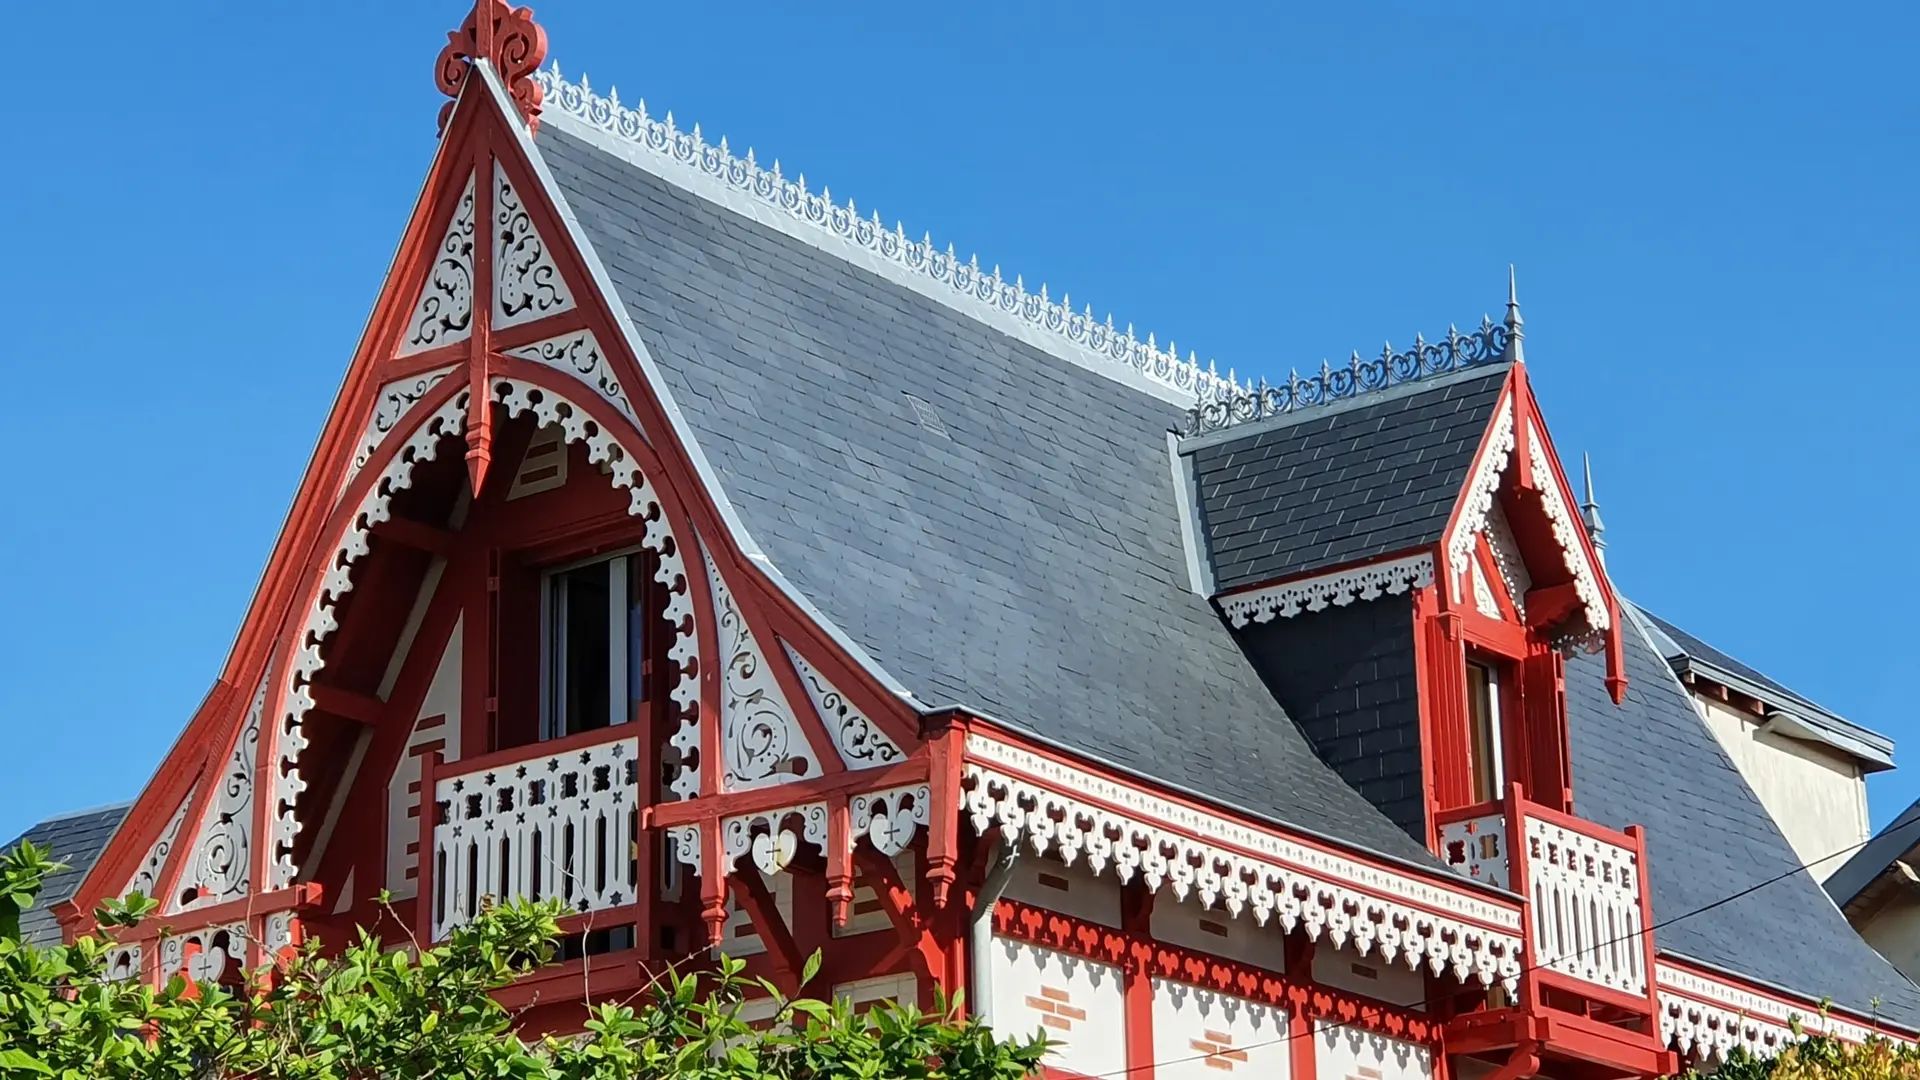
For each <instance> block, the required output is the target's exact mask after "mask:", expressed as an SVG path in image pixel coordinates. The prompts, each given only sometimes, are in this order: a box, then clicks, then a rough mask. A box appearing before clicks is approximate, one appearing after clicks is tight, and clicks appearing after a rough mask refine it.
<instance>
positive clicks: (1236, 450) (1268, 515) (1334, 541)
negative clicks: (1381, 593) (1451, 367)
mask: <svg viewBox="0 0 1920 1080" xmlns="http://www.w3.org/2000/svg"><path fill="white" fill-rule="evenodd" d="M1510 368H1511V365H1510V364H1506V363H1498V364H1494V365H1491V366H1488V367H1484V368H1473V369H1470V370H1468V371H1463V372H1459V373H1456V374H1453V375H1448V376H1444V377H1441V378H1436V379H1431V380H1428V381H1426V382H1420V383H1410V384H1406V385H1403V386H1401V387H1398V388H1396V389H1393V390H1388V391H1382V392H1378V393H1371V394H1364V395H1361V396H1359V397H1355V398H1351V399H1349V400H1347V401H1344V402H1341V403H1340V404H1338V405H1333V406H1326V407H1322V408H1317V409H1309V410H1304V411H1301V412H1297V413H1289V414H1286V415H1284V416H1282V417H1279V418H1277V419H1275V420H1273V421H1268V422H1264V423H1260V424H1258V425H1248V426H1247V427H1246V428H1234V429H1231V431H1230V434H1232V435H1234V436H1235V437H1234V438H1231V439H1220V438H1218V437H1217V436H1216V437H1212V438H1206V439H1203V440H1196V441H1195V444H1194V448H1193V449H1192V451H1191V456H1192V464H1193V474H1194V484H1195V487H1196V488H1197V489H1198V492H1199V510H1200V514H1201V521H1202V526H1203V535H1204V536H1205V537H1206V541H1207V546H1208V548H1209V550H1210V552H1211V554H1212V559H1213V573H1214V584H1215V586H1216V587H1217V588H1219V589H1221V590H1229V589H1235V588H1239V587H1241V586H1245V585H1256V584H1260V583H1263V582H1269V581H1275V580H1278V579H1281V578H1287V577H1294V576H1297V575H1300V574H1304V573H1308V572H1310V571H1313V570H1318V569H1322V568H1326V567H1331V566H1339V565H1344V564H1348V563H1355V562H1363V561H1366V560H1370V559H1375V558H1379V557H1381V556H1384V555H1389V554H1392V553H1394V552H1398V551H1406V550H1408V549H1409V548H1415V547H1421V546H1425V545H1428V544H1432V543H1434V542H1436V541H1438V540H1439V539H1440V536H1441V533H1442V532H1443V531H1444V530H1445V529H1446V525H1447V519H1448V518H1449V517H1450V516H1451V515H1452V512H1453V505H1454V503H1455V502H1456V501H1457V500H1458V497H1459V494H1460V486H1461V484H1463V483H1465V481H1466V477H1467V472H1468V470H1469V469H1471V468H1472V467H1473V457H1474V452H1475V451H1476V450H1477V449H1478V448H1479V446H1480V441H1481V439H1482V438H1483V437H1484V436H1485V434H1486V431H1487V426H1488V423H1489V421H1490V420H1491V419H1492V417H1493V411H1494V406H1495V405H1497V404H1498V403H1499V399H1500V388H1501V385H1502V384H1503V383H1504V382H1505V380H1506V377H1507V372H1508V371H1509V370H1510ZM1243 431H1244V434H1242V432H1243Z"/></svg>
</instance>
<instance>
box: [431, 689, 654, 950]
mask: <svg viewBox="0 0 1920 1080" xmlns="http://www.w3.org/2000/svg"><path fill="white" fill-rule="evenodd" d="M625 731H626V729H625V728H624V727H611V728H605V729H602V730H600V731H593V732H587V733H585V734H582V735H573V736H568V737H567V738H564V739H555V740H552V741H549V742H540V743H533V744H531V745H528V746H520V747H514V748H512V749H510V750H503V751H499V752H497V753H492V754H486V755H483V756H481V757H477V758H470V759H468V760H465V761H460V762H455V763H453V764H450V765H446V766H441V765H439V764H438V763H437V762H436V763H432V764H431V765H430V768H429V770H428V772H427V775H426V776H425V777H423V786H430V787H431V790H432V791H433V813H432V814H431V816H430V818H429V820H427V821H425V822H423V823H422V833H423V834H424V835H423V836H422V840H423V841H424V842H423V844H422V848H423V850H426V851H428V852H430V859H429V862H428V865H427V866H426V867H425V868H424V869H425V876H426V878H427V881H426V882H425V883H424V887H423V888H422V890H421V895H422V896H423V897H425V898H426V900H425V902H426V904H427V905H428V906H427V909H426V910H425V911H424V912H423V913H422V916H421V919H420V922H421V924H422V926H423V927H424V928H425V929H426V930H427V932H428V933H429V934H430V936H431V939H432V940H436V941H437V940H439V939H441V938H443V937H445V936H446V935H447V934H449V933H451V932H452V931H453V930H454V929H456V928H458V927H460V926H462V925H465V924H466V923H467V922H468V921H470V920H471V919H472V918H473V917H474V916H475V915H476V914H478V913H479V911H480V910H481V908H482V907H483V906H485V905H486V904H489V903H494V902H501V901H506V900H512V899H529V900H549V899H557V900H559V901H560V902H561V903H562V904H563V905H564V906H565V908H566V909H567V910H568V911H569V912H573V913H580V914H584V913H587V912H597V911H611V910H615V909H618V908H625V907H630V906H632V905H633V904H634V902H635V892H636V869H637V868H636V867H635V865H634V861H635V850H636V849H635V839H636V828H637V824H638V822H637V814H636V809H637V807H638V806H639V803H640V798H639V796H640V743H639V739H638V737H637V735H636V734H625V733H624V732H625Z"/></svg>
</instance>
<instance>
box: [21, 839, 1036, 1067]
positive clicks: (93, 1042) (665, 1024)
mask: <svg viewBox="0 0 1920 1080" xmlns="http://www.w3.org/2000/svg"><path fill="white" fill-rule="evenodd" d="M54 869H56V865H55V864H54V863H53V862H51V861H50V859H49V857H48V852H47V851H46V850H44V849H41V848H36V847H34V846H33V845H31V844H23V845H21V846H20V847H19V848H16V849H14V850H13V851H10V852H7V853H6V854H4V855H0V1078H5V1080H16V1078H20V1080H25V1078H35V1080H38V1078H43V1077H56V1078H60V1080H102V1078H106V1080H134V1078H139V1080H160V1078H169V1080H171V1078H179V1080H203V1078H204V1080H213V1078H220V1080H374V1078H379V1080H466V1078H476V1080H477V1078H480V1077H494V1078H512V1080H616V1078H617V1080H651V1078H654V1077H674V1078H677V1080H761V1078H767V1080H816V1078H818V1080H826V1078H841V1077H845V1078H849V1080H1021V1078H1023V1077H1026V1076H1028V1075H1029V1074H1031V1073H1033V1072H1035V1071H1036V1070H1037V1069H1038V1067H1039V1062H1040V1059H1041V1057H1042V1056H1043V1055H1044V1054H1045V1052H1046V1046H1045V1043H1044V1040H1043V1039H1041V1038H1039V1037H1035V1038H1033V1039H1029V1040H1025V1041H1019V1040H1001V1039H998V1038H996V1037H995V1036H994V1035H993V1033H992V1032H990V1031H989V1030H988V1029H986V1028H985V1027H983V1026H981V1025H980V1024H979V1023H977V1022H975V1021H973V1020H961V1019H957V1018H956V1015H955V1014H954V1013H953V1011H952V1010H948V1009H942V1010H940V1011H938V1012H937V1013H933V1014H928V1013H923V1012H921V1011H920V1010H919V1009H916V1008H913V1007H911V1006H899V1007H895V1006H892V1005H890V1004H883V1005H881V1006H879V1007H876V1008H874V1009H871V1010H870V1011H867V1012H866V1013H865V1014H864V1015H857V1014H855V1013H854V1012H853V1010H852V1009H850V1008H849V1007H848V1006H847V1005H846V1004H845V1003H844V1002H838V1001H835V1002H823V1001H814V1000H809V999H796V1000H785V999H780V998H779V995H778V994H777V993H776V992H775V991H774V989H773V987H771V986H770V985H768V984H766V983H764V982H762V981H760V980H752V979H748V978H746V977H744V976H743V975H742V967H743V965H742V964H741V963H740V962H739V961H736V960H731V959H727V958H722V960H721V963H720V965H719V968H718V970H716V971H707V972H701V973H680V972H673V971H669V972H667V973H665V974H664V975H663V976H662V977H661V978H659V979H657V980H655V981H654V982H653V983H652V984H651V985H650V986H649V987H647V988H646V989H645V990H644V991H642V992H641V993H639V994H637V995H634V996H633V997H632V998H631V999H629V1000H627V1001H622V1002H603V1003H598V1004H596V1005H594V1006H593V1008H592V1010H591V1014H590V1019H588V1021H587V1023H586V1030H585V1031H584V1032H583V1033H581V1034H579V1035H576V1036H568V1037H560V1038H554V1037H543V1038H529V1039H528V1041H522V1038H521V1037H519V1036H518V1035H517V1034H516V1031H515V1024H514V1017H513V1016H512V1015H511V1014H510V1013H509V1012H508V1011H507V1010H506V1009H504V1008H503V1007H501V1006H500V1004H499V1003H498V1002H496V1001H495V1000H494V998H493V996H492V992H493V991H495V990H498V989H500V988H502V987H504V986H506V985H507V984H509V983H511V982H512V981H513V980H514V979H515V978H516V977H518V976H520V975H522V974H525V973H527V972H530V971H532V970H533V969H535V968H536V967H538V966H540V965H541V964H543V963H545V962H546V961H547V959H548V958H549V957H551V956H552V955H553V950H554V947H555V943H556V941H557V940H558V938H559V926H558V923H557V921H556V920H557V917H558V915H559V909H558V908H557V907H556V906H554V905H551V904H547V905H538V904H511V905H505V906H500V907H496V908H492V909H490V910H488V911H486V912H485V913H483V914H482V915H481V916H480V917H479V918H477V919H475V920H474V921H473V922H472V923H471V924H470V925H468V926H465V927H462V928H461V929H459V930H457V931H455V932H454V934H453V935H452V937H451V938H450V939H449V940H448V941H446V942H445V943H443V944H439V945H435V946H433V947H431V948H426V949H420V948H412V947H409V948H405V949H388V948H387V947H386V946H384V945H383V944H382V943H381V941H380V940H379V939H378V938H376V937H373V936H371V935H369V934H367V933H366V932H365V931H362V932H361V933H360V935H359V938H358V940H356V941H354V942H353V943H352V945H350V946H349V947H347V948H346V949H344V950H342V951H340V952H339V953H338V955H334V956H323V955H322V954H321V952H320V950H319V949H318V947H317V945H314V944H309V945H308V946H307V947H305V948H303V949H301V950H300V951H299V952H298V953H297V954H296V955H294V956H293V957H291V958H290V959H288V960H286V961H283V962H282V963H280V964H279V965H278V966H277V967H276V968H275V969H274V970H273V972H272V977H271V978H270V979H269V978H261V977H253V978H249V979H248V980H247V981H246V984H245V986H244V987H243V988H241V989H237V990H234V989H226V988H223V987H220V986H217V985H213V984H210V983H202V984H199V985H189V984H188V982H187V981H186V980H185V979H184V978H181V977H179V976H176V977H175V978H174V979H173V980H172V981H171V982H170V983H169V984H168V985H167V986H165V987H162V988H159V989H155V988H152V987H149V986H145V985H142V984H140V983H139V982H138V981H137V980H128V981H120V982H114V981H108V980H106V979H105V978H103V974H104V972H105V970H106V963H105V961H106V955H107V952H108V950H109V948H110V947H111V941H110V939H108V938H94V937H88V938H82V939H80V940H79V941H77V942H75V943H74V944H72V945H63V946H56V947H51V948H39V947H35V946H33V945H31V944H28V943H26V942H23V941H22V940H21V939H20V913H21V912H22V911H23V910H25V909H26V908H27V907H28V906H29V905H31V904H32V902H33V900H34V897H35V896H37V895H38V893H39V890H40V887H41V884H42V882H43V881H44V879H45V877H46V875H47V874H48V873H49V872H50V871H52V870H54ZM154 906H155V905H154V903H153V901H151V900H149V899H147V898H144V897H141V896H138V895H135V896H131V897H128V898H127V899H126V900H124V901H119V902H115V903H112V904H108V905H106V906H105V907H104V908H103V909H102V910H100V911H98V912H96V913H95V914H96V918H97V919H98V921H99V923H100V925H101V926H102V928H103V930H104V931H105V932H106V933H109V934H110V933H111V932H112V931H114V930H116V929H118V928H123V927H128V926H132V925H134V924H136V923H137V922H138V921H139V920H141V919H142V918H145V917H147V916H150V915H151V914H152V911H153V908H154ZM818 961H819V957H818V956H817V955H816V956H815V957H814V958H813V960H812V961H810V962H809V963H808V965H807V971H806V975H807V977H808V978H809V979H811V977H812V976H813V974H814V972H815V971H816V970H817V968H818ZM255 974H256V976H258V975H261V974H264V973H255ZM759 993H766V994H772V995H773V996H774V997H775V998H776V1002H777V1004H778V1006H779V1008H778V1012H777V1014H776V1015H775V1017H774V1019H773V1021H772V1023H771V1024H770V1025H758V1024H749V1023H748V1022H747V1021H746V1020H745V1019H743V1018H742V1015H741V1011H742V1010H741V1006H742V1003H743V1002H744V1001H746V1000H747V998H748V996H749V995H750V994H759Z"/></svg>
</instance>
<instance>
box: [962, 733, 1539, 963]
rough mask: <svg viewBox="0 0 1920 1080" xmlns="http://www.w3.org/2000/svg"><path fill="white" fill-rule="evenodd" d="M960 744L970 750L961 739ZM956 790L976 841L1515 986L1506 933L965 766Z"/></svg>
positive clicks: (1515, 943) (1515, 954) (1513, 944)
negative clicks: (1001, 841)
mask: <svg viewBox="0 0 1920 1080" xmlns="http://www.w3.org/2000/svg"><path fill="white" fill-rule="evenodd" d="M968 745H969V747H970V748H971V747H972V746H974V741H973V739H972V738H971V737H970V738H969V741H968ZM961 787H962V809H963V811H964V812H965V813H966V815H967V817H968V820H969V821H970V822H971V823H972V825H973V828H974V831H975V832H976V833H980V834H985V833H986V832H988V831H989V830H992V829H996V828H997V829H999V831H1000V834H1001V835H1002V836H1003V837H1005V838H1006V839H1007V840H1008V841H1009V842H1010V843H1016V844H1018V843H1025V844H1026V845H1027V846H1028V847H1029V848H1030V849H1031V850H1033V851H1034V852H1035V853H1036V854H1051V855H1052V857H1054V858H1058V859H1060V860H1061V861H1062V862H1065V863H1067V864H1068V865H1072V863H1074V862H1075V861H1077V860H1079V859H1085V860H1086V863H1087V867H1088V868H1089V869H1090V870H1092V871H1093V872H1094V873H1095V874H1096V875H1097V874H1102V873H1105V872H1106V871H1107V870H1109V869H1111V870H1112V871H1113V872H1114V874H1115V875H1116V876H1117V877H1118V878H1119V879H1120V880H1121V881H1122V882H1127V881H1131V880H1133V879H1134V877H1135V876H1136V875H1137V876H1138V877H1139V878H1140V879H1141V880H1142V881H1144V882H1145V884H1146V885H1147V887H1148V888H1149V889H1153V890H1158V889H1160V888H1161V887H1162V886H1165V887H1167V888H1169V889H1171V890H1172V892H1173V894H1174V897H1175V898H1176V899H1178V900H1181V901H1188V900H1192V901H1195V902H1198V903H1199V904H1201V905H1202V906H1203V907H1208V908H1212V907H1215V906H1220V907H1224V908H1225V909H1226V910H1227V912H1228V913H1229V914H1230V915H1232V916H1234V917H1236V918H1238V917H1239V916H1241V915H1243V914H1246V913H1247V912H1248V911H1251V912H1252V914H1253V917H1254V920H1255V921H1256V922H1258V923H1259V924H1261V925H1263V926H1264V925H1266V923H1267V922H1268V921H1269V920H1273V919H1278V921H1279V923H1280V926H1281V927H1282V928H1283V929H1285V930H1287V931H1291V930H1293V929H1294V928H1295V927H1300V928H1304V929H1305V930H1306V931H1307V934H1308V936H1309V937H1311V938H1314V939H1318V938H1319V937H1321V936H1322V935H1323V934H1324V935H1325V936H1326V937H1327V939H1328V940H1329V941H1330V942H1331V943H1332V944H1333V945H1334V947H1336V948H1344V947H1347V946H1348V945H1351V946H1352V947H1353V948H1354V949H1355V950H1356V951H1358V952H1359V953H1360V954H1361V955H1362V956H1365V955H1367V954H1368V953H1369V952H1371V951H1373V950H1375V949H1378V950H1379V952H1380V955H1381V957H1382V959H1384V960H1388V961H1398V962H1400V963H1403V964H1405V965H1406V966H1407V967H1408V968H1418V967H1419V966H1420V965H1421V964H1422V963H1424V964H1425V965H1426V966H1427V968H1428V970H1430V971H1432V972H1433V973H1434V974H1435V975H1440V974H1445V973H1448V972H1451V973H1452V975H1453V976H1454V977H1455V978H1456V979H1459V980H1461V981H1465V980H1467V979H1470V978H1471V979H1475V980H1477V981H1478V982H1480V983H1481V984H1482V985H1485V986H1491V985H1494V984H1495V983H1499V984H1500V985H1502V986H1504V987H1506V988H1507V989H1508V990H1509V992H1513V991H1514V990H1515V988H1516V987H1517V986H1518V984H1519V978H1520V971H1521V963H1522V955H1523V946H1522V943H1521V940H1520V938H1519V936H1518V935H1517V934H1514V933H1509V932H1505V931H1501V930H1496V929H1493V928H1492V927H1489V926H1486V925H1482V924H1478V923H1470V922H1465V921H1462V920H1460V919H1458V918H1454V917H1451V916H1448V915H1443V914H1441V913H1439V912H1437V911H1434V910H1432V909H1430V908H1424V907H1416V906H1414V905H1413V904H1411V903H1403V902H1399V901H1396V900H1392V899H1386V898H1383V897H1381V896H1380V895H1378V894H1374V893H1364V892H1360V891H1357V890H1354V889H1349V888H1347V887H1345V886H1342V885H1340V884H1337V883H1335V882H1333V881H1330V880H1327V879H1325V878H1322V877H1319V876H1316V875H1310V874H1307V873H1303V872H1302V871H1300V870H1298V869H1295V868H1293V867H1288V866H1282V865H1280V864H1279V863H1277V862H1269V861H1267V860H1264V859H1260V858H1256V857H1254V856H1252V855H1250V854H1248V853H1246V852H1245V851H1240V850H1233V849H1229V848H1226V847H1222V846H1219V845H1216V844H1211V843H1208V842H1206V841H1203V840H1199V839H1196V838H1194V837H1192V836H1189V835H1185V834H1182V833H1177V832H1174V831H1172V830H1170V829H1166V828H1162V827H1160V826H1158V825H1154V824H1150V823H1148V822H1146V821H1142V820H1137V819H1134V818H1130V817H1127V816H1123V815H1121V814H1119V813H1116V812H1114V811H1113V810H1110V809H1108V808H1107V807H1106V806H1104V805H1101V804H1099V803H1095V802H1090V801H1084V800H1082V799H1080V798H1077V797H1075V796H1073V795H1068V794H1065V793H1064V792H1061V791H1056V790H1052V789H1049V788H1046V787H1042V786H1040V785H1038V784H1035V783H1033V782H1031V781H1028V780H1024V779H1020V778H1017V777H1014V776H1011V775H1008V774H1006V773H1002V772H998V771H996V770H993V769H988V768H985V767H983V766H981V765H979V764H972V763H970V764H968V765H967V766H966V769H965V771H964V774H963V778H962V782H961ZM1410 884H1411V883H1410ZM1412 891H1421V892H1437V890H1432V889H1431V888H1430V887H1428V888H1425V889H1418V888H1416V889H1414V890H1412ZM1474 906H1476V907H1491V906H1492V905H1474ZM1503 914H1504V913H1503ZM1515 914H1516V916H1517V912H1516V913H1515ZM1516 921H1517V917H1516Z"/></svg>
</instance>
